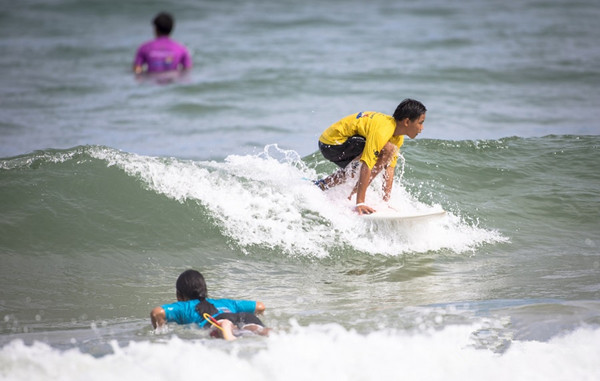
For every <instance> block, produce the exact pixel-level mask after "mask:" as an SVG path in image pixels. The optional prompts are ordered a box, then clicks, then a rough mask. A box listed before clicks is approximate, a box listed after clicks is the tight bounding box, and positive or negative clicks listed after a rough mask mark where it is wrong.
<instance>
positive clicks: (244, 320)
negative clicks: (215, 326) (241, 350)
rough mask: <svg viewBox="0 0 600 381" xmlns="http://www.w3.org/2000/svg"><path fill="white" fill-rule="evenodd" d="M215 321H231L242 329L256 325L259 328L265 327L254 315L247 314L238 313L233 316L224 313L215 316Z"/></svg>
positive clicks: (232, 314)
mask: <svg viewBox="0 0 600 381" xmlns="http://www.w3.org/2000/svg"><path fill="white" fill-rule="evenodd" d="M215 319H216V320H221V319H227V320H229V321H231V322H232V323H233V324H234V325H235V326H236V327H238V328H242V327H244V326H245V325H246V324H257V325H260V326H261V327H264V326H265V325H264V324H263V322H262V321H260V319H259V318H258V317H256V315H254V314H251V313H248V312H238V313H235V314H234V313H228V312H225V313H222V314H219V315H217V316H215Z"/></svg>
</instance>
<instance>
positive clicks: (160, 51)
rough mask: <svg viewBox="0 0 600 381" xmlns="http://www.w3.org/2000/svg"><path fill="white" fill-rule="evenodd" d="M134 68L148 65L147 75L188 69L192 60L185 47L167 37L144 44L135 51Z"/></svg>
mask: <svg viewBox="0 0 600 381" xmlns="http://www.w3.org/2000/svg"><path fill="white" fill-rule="evenodd" d="M133 64H134V66H143V65H148V69H147V71H148V73H160V72H164V71H171V70H178V69H180V68H183V69H189V68H191V67H192V58H191V57H190V54H189V52H188V50H187V49H186V48H185V46H183V45H181V44H179V43H177V42H175V41H173V40H171V39H170V38H169V37H167V36H161V37H158V38H156V39H154V40H152V41H148V42H146V43H144V44H143V45H142V46H140V48H139V49H138V51H137V54H136V56H135V61H134V62H133Z"/></svg>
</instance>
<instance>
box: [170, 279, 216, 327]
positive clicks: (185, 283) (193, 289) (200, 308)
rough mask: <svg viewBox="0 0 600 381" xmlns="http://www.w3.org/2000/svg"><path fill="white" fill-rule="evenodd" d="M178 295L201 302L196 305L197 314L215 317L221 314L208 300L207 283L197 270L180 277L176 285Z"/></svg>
mask: <svg viewBox="0 0 600 381" xmlns="http://www.w3.org/2000/svg"><path fill="white" fill-rule="evenodd" d="M175 288H176V289H177V293H178V294H179V295H181V296H182V297H184V298H186V299H189V300H196V299H198V300H200V303H198V304H197V305H196V312H198V313H199V314H200V316H203V315H204V314H205V313H208V314H209V315H211V316H213V315H215V314H218V313H219V310H217V308H216V307H215V306H214V305H213V304H212V303H210V302H208V301H207V300H206V295H207V291H206V282H205V281H204V277H203V276H202V274H200V272H198V271H196V270H186V271H184V272H182V273H181V274H180V275H179V278H177V282H176V283H175Z"/></svg>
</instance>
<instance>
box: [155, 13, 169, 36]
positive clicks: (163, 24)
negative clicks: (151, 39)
mask: <svg viewBox="0 0 600 381" xmlns="http://www.w3.org/2000/svg"><path fill="white" fill-rule="evenodd" d="M152 23H153V24H154V26H155V27H156V33H157V34H158V35H159V36H168V35H170V34H171V31H172V30H173V24H174V21H173V16H171V14H169V13H167V12H161V13H159V14H157V15H156V17H155V18H154V20H153V21H152Z"/></svg>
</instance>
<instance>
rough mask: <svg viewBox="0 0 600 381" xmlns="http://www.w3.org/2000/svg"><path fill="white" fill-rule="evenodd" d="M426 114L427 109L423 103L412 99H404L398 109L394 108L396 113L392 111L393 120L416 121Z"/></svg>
mask: <svg viewBox="0 0 600 381" xmlns="http://www.w3.org/2000/svg"><path fill="white" fill-rule="evenodd" d="M426 112H427V109H426V108H425V106H424V105H423V103H421V102H419V101H416V100H414V99H405V100H403V101H402V102H400V104H399V105H398V107H396V111H394V119H396V120H403V119H404V118H408V120H410V121H413V120H416V119H418V118H419V117H420V116H421V115H423V114H425V113H426Z"/></svg>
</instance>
